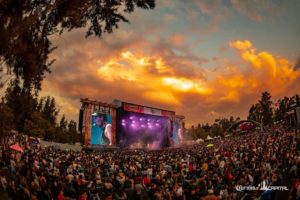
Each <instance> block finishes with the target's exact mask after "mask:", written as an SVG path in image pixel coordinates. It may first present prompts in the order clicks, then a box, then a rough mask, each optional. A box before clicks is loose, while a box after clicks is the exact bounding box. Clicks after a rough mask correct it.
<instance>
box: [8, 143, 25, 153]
mask: <svg viewBox="0 0 300 200" xmlns="http://www.w3.org/2000/svg"><path fill="white" fill-rule="evenodd" d="M9 148H11V149H12V150H15V151H21V152H23V149H22V147H21V146H20V145H19V144H18V143H16V144H14V145H11V146H10V147H9Z"/></svg>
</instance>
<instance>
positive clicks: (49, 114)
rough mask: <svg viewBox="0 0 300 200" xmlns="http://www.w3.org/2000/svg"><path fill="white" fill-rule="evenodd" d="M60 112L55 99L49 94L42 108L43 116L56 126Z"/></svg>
mask: <svg viewBox="0 0 300 200" xmlns="http://www.w3.org/2000/svg"><path fill="white" fill-rule="evenodd" d="M58 112H59V111H58V109H57V108H56V103H55V99H54V98H53V97H52V98H51V97H50V96H48V97H47V98H46V101H45V104H44V107H43V109H42V113H43V117H44V118H45V119H46V120H48V121H49V122H50V123H51V124H52V125H53V126H55V125H56V117H57V115H58Z"/></svg>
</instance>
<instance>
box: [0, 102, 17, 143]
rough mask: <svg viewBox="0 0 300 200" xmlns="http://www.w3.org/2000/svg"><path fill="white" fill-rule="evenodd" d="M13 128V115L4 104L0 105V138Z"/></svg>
mask: <svg viewBox="0 0 300 200" xmlns="http://www.w3.org/2000/svg"><path fill="white" fill-rule="evenodd" d="M13 128H14V114H13V111H12V109H11V108H10V107H8V106H7V105H6V104H5V103H4V102H1V103H0V134H1V135H0V137H3V136H5V135H6V134H7V133H9V131H11V130H12V129H13Z"/></svg>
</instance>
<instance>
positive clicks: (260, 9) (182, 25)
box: [41, 0, 300, 126]
mask: <svg viewBox="0 0 300 200" xmlns="http://www.w3.org/2000/svg"><path fill="white" fill-rule="evenodd" d="M126 16H127V17H128V19H129V20H130V22H131V23H130V24H126V23H121V24H120V27H119V29H117V30H115V31H114V33H112V34H104V35H103V36H102V38H101V39H99V38H95V37H90V38H88V39H86V38H85V37H84V36H85V32H86V30H85V29H80V30H74V31H72V32H69V33H64V34H63V35H61V36H57V35H56V36H53V37H52V42H53V43H54V44H55V45H57V46H58V49H56V50H55V51H54V52H53V53H52V54H51V58H54V59H56V62H55V63H54V64H53V65H52V73H51V74H50V75H48V76H47V78H46V79H45V80H44V82H43V92H42V93H41V94H42V95H51V96H54V97H55V98H56V100H57V103H58V107H59V109H60V114H63V113H65V114H66V116H67V118H68V119H74V120H77V119H78V111H79V108H80V105H81V104H80V102H79V99H80V98H82V97H87V98H90V99H94V100H99V101H104V102H112V100H113V99H120V100H124V101H128V102H132V103H137V104H142V105H148V106H153V107H158V108H164V109H169V110H174V111H176V113H177V114H181V115H184V116H186V122H187V124H188V126H189V125H192V124H197V123H199V122H200V123H205V122H213V120H214V119H215V118H219V117H228V116H231V115H233V116H240V117H241V118H245V117H246V116H247V113H248V109H249V107H250V106H251V104H254V103H256V102H257V100H258V99H259V98H260V95H261V92H262V91H265V90H268V91H270V92H271V95H272V96H273V99H274V100H276V99H278V98H281V97H283V96H285V95H287V96H288V95H294V94H296V93H298V94H300V37H299V36H300V20H299V19H300V1H299V0H287V1H283V0H243V1H240V0H203V1H202V0H187V1H181V0H157V3H156V8H155V9H154V10H150V11H149V10H148V11H147V10H141V9H137V10H136V11H135V12H134V13H132V14H128V15H126Z"/></svg>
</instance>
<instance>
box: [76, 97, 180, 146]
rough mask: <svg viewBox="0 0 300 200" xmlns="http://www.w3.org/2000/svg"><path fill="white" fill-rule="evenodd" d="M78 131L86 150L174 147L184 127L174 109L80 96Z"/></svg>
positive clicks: (178, 141)
mask: <svg viewBox="0 0 300 200" xmlns="http://www.w3.org/2000/svg"><path fill="white" fill-rule="evenodd" d="M80 101H81V103H82V106H81V109H80V113H79V131H80V132H81V133H82V136H83V137H82V138H83V144H84V145H85V146H87V148H90V149H100V150H101V149H104V148H108V149H110V148H148V149H157V148H164V147H172V146H177V145H178V144H179V143H180V142H181V140H182V135H183V130H184V117H183V116H179V115H176V114H175V112H174V111H169V110H163V109H158V108H152V107H148V106H143V105H137V104H133V103H127V102H123V101H120V100H114V101H113V103H103V102H99V101H92V100H89V99H80Z"/></svg>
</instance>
